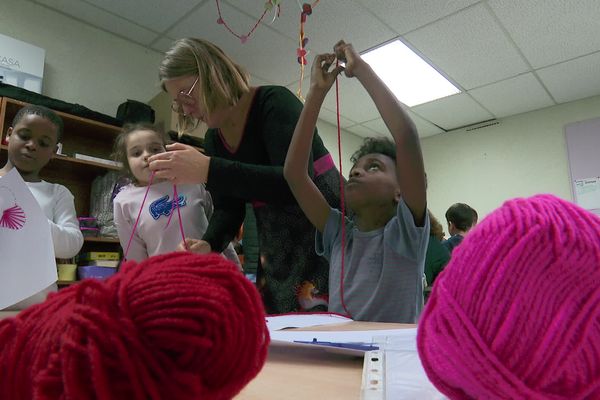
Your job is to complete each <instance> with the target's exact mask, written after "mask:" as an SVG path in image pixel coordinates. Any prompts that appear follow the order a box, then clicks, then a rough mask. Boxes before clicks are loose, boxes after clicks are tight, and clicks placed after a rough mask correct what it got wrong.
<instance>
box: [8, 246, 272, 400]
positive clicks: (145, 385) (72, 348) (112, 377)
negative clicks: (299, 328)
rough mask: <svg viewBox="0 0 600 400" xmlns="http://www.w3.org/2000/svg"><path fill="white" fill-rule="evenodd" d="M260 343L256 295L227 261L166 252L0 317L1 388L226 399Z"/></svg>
mask: <svg viewBox="0 0 600 400" xmlns="http://www.w3.org/2000/svg"><path fill="white" fill-rule="evenodd" d="M268 343H269V333H268V330H267V327H266V323H265V315H264V311H263V305H262V301H261V298H260V295H259V294H258V291H257V290H256V288H255V287H254V285H253V284H252V283H251V282H250V281H248V280H247V279H246V278H245V277H244V276H243V275H242V274H241V273H240V272H239V271H238V269H237V267H236V266H235V265H234V264H233V263H231V262H230V261H228V260H226V259H224V258H223V257H222V256H220V255H214V254H213V255H193V254H191V253H181V252H179V253H170V254H166V255H161V256H156V257H151V258H149V259H147V260H145V261H143V262H141V263H139V264H136V263H135V262H133V261H132V262H127V263H125V264H124V265H123V266H122V268H121V271H120V272H119V273H118V274H116V275H115V276H114V277H112V278H110V279H108V280H106V281H97V280H85V281H83V282H82V283H80V284H78V285H74V286H73V287H70V288H67V289H63V290H61V291H59V292H58V293H57V294H55V295H51V296H50V297H49V298H48V300H46V302H44V303H42V304H38V305H35V306H33V307H30V308H29V309H27V310H25V311H23V312H21V313H20V314H19V315H17V316H16V317H15V318H10V319H6V320H2V321H0V398H2V399H12V400H19V399H31V398H35V399H59V398H61V399H106V400H109V399H110V400H114V399H127V400H129V399H140V400H142V399H143V400H147V399H229V398H232V397H233V396H234V395H236V394H237V393H239V391H240V390H241V389H242V388H243V387H244V386H245V385H246V384H247V383H248V382H249V381H250V380H251V379H252V378H254V377H255V376H256V375H257V374H258V372H259V371H260V369H261V368H262V366H263V364H264V362H265V359H266V354H267V346H268Z"/></svg>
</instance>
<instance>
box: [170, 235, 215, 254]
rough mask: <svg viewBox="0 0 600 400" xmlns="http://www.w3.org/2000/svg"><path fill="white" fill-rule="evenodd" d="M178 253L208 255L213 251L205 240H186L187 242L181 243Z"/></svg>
mask: <svg viewBox="0 0 600 400" xmlns="http://www.w3.org/2000/svg"><path fill="white" fill-rule="evenodd" d="M177 251H191V252H192V253H196V254H208V253H210V252H211V251H212V249H211V247H210V244H209V243H208V242H207V241H205V240H200V239H189V238H186V239H185V242H181V243H179V246H177Z"/></svg>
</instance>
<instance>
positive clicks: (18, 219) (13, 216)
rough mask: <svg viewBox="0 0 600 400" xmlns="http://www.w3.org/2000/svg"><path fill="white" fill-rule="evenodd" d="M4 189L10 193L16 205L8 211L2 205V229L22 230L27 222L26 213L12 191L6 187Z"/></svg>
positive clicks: (0, 223) (0, 225)
mask: <svg viewBox="0 0 600 400" xmlns="http://www.w3.org/2000/svg"><path fill="white" fill-rule="evenodd" d="M3 189H6V190H8V191H9V192H10V194H11V195H12V198H13V203H14V205H12V206H10V207H8V208H6V209H3V208H4V207H3V206H2V205H0V211H1V213H0V228H8V229H13V230H18V229H21V228H23V227H24V226H25V221H27V216H26V215H25V211H24V210H23V208H21V206H20V205H18V204H17V199H16V198H15V195H14V194H13V193H12V191H11V190H10V189H8V188H7V187H4V188H3Z"/></svg>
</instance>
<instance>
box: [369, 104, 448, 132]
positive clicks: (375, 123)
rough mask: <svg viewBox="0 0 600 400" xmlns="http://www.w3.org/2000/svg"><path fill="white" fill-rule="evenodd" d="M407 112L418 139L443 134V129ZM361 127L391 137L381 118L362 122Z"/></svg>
mask: <svg viewBox="0 0 600 400" xmlns="http://www.w3.org/2000/svg"><path fill="white" fill-rule="evenodd" d="M407 112H408V115H409V116H410V118H411V119H412V121H413V122H414V124H415V127H416V128H417V133H418V134H419V137H421V138H424V137H427V136H433V135H437V134H438V133H443V132H444V130H443V129H441V128H440V127H438V126H435V125H434V124H432V123H431V122H429V121H427V120H425V119H423V118H421V117H420V116H418V115H417V114H415V113H414V112H412V111H410V110H407ZM362 126H365V127H368V128H370V129H372V130H373V131H375V132H378V133H379V134H382V135H391V133H390V131H389V129H388V128H387V126H386V125H385V122H383V119H382V118H377V119H374V120H371V121H367V122H363V123H362Z"/></svg>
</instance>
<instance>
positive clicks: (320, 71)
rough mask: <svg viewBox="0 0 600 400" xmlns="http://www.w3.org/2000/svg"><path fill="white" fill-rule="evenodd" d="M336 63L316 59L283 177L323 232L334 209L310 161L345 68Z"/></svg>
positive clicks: (325, 57)
mask: <svg viewBox="0 0 600 400" xmlns="http://www.w3.org/2000/svg"><path fill="white" fill-rule="evenodd" d="M334 60H335V56H334V55H333V54H321V55H318V56H317V57H315V60H314V62H313V66H312V72H311V82H310V90H309V92H308V94H307V96H306V102H305V103H304V108H303V109H302V113H301V114H300V118H299V119H298V123H297V124H296V129H295V130H294V136H293V137H292V141H291V143H290V147H289V149H288V152H287V156H286V158H285V164H284V167H283V175H284V176H285V179H286V181H287V182H288V184H289V185H290V189H291V190H292V193H293V194H294V197H295V198H296V200H297V201H298V204H299V205H300V208H302V211H304V214H305V215H306V217H307V218H308V219H309V221H310V222H311V223H312V224H313V225H314V226H315V228H317V229H318V230H319V232H323V229H325V223H326V222H327V218H328V217H329V212H330V207H329V204H328V203H327V200H325V197H324V196H323V194H322V193H321V192H320V191H319V189H318V188H317V186H316V185H315V184H314V182H313V181H312V179H311V178H310V176H309V175H308V161H309V158H310V151H311V147H312V139H313V135H314V131H315V127H316V125H317V118H318V117H319V111H320V110H321V105H322V104H323V101H324V100H325V96H326V95H327V92H328V91H329V89H330V88H331V85H332V84H333V82H335V78H336V76H337V75H338V74H339V73H340V71H341V70H342V68H341V67H335V68H333V69H332V70H331V71H330V70H329V69H330V68H331V66H332V64H333V62H334Z"/></svg>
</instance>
